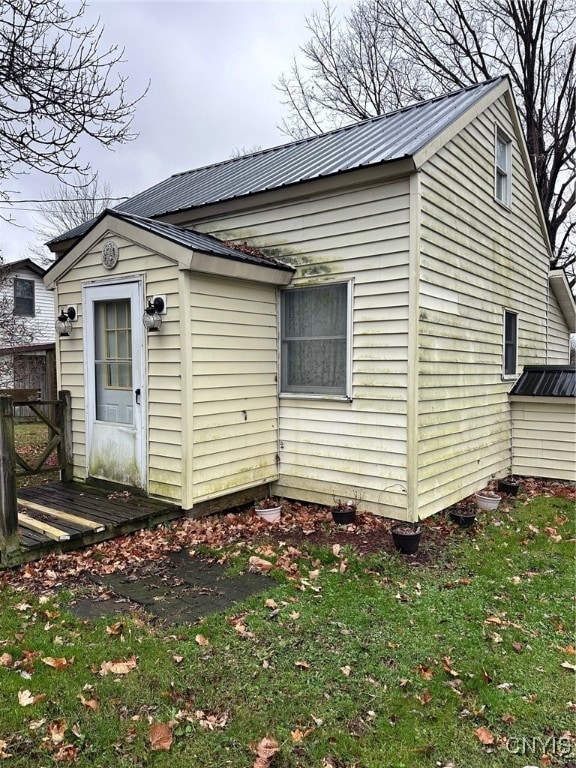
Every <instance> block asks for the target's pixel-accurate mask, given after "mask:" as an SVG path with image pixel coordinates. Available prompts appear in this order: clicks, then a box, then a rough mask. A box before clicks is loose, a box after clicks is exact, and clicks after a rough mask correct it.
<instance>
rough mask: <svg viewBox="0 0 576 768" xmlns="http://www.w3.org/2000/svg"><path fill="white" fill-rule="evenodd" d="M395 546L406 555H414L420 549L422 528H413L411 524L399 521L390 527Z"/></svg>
mask: <svg viewBox="0 0 576 768" xmlns="http://www.w3.org/2000/svg"><path fill="white" fill-rule="evenodd" d="M390 533H391V534H392V540H393V541H394V546H395V547H396V549H398V550H399V551H400V552H402V554H404V555H413V554H414V553H415V552H417V550H418V545H419V544H420V537H421V536H422V528H420V527H418V528H415V529H414V528H412V527H411V526H410V524H406V523H397V524H396V525H393V526H392V528H391V529H390Z"/></svg>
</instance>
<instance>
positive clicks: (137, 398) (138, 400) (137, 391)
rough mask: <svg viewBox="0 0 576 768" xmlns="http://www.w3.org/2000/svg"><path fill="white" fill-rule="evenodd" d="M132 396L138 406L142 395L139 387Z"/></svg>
mask: <svg viewBox="0 0 576 768" xmlns="http://www.w3.org/2000/svg"><path fill="white" fill-rule="evenodd" d="M134 394H135V395H136V405H140V395H141V394H142V393H141V392H140V387H138V389H137V390H136V392H135V393H134Z"/></svg>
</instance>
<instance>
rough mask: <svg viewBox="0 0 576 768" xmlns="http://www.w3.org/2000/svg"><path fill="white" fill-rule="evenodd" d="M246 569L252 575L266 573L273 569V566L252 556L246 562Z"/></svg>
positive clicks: (267, 561)
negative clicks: (247, 568)
mask: <svg viewBox="0 0 576 768" xmlns="http://www.w3.org/2000/svg"><path fill="white" fill-rule="evenodd" d="M248 567H249V570H250V571H252V572H253V573H268V571H271V570H272V568H274V565H273V563H271V562H270V561H269V560H264V559H263V558H261V557H256V555H252V557H251V558H250V559H249V560H248Z"/></svg>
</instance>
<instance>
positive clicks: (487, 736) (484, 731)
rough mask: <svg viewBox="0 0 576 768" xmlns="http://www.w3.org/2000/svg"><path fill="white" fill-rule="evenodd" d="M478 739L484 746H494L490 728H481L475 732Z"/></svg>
mask: <svg viewBox="0 0 576 768" xmlns="http://www.w3.org/2000/svg"><path fill="white" fill-rule="evenodd" d="M474 733H475V735H476V738H477V739H478V741H480V742H481V743H482V744H484V745H488V744H494V736H493V735H492V734H491V733H490V731H489V730H488V728H484V727H482V726H481V727H480V728H476V730H475V731H474Z"/></svg>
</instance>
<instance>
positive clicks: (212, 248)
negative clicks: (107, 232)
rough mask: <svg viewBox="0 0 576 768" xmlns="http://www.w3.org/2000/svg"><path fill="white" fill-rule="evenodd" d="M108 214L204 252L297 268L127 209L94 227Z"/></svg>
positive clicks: (284, 269)
mask: <svg viewBox="0 0 576 768" xmlns="http://www.w3.org/2000/svg"><path fill="white" fill-rule="evenodd" d="M106 216H112V217H113V218H115V219H119V220H120V221H126V222H128V223H129V224H133V225H134V226H136V227H139V228H140V229H144V230H146V231H148V232H152V233H153V234H155V235H158V236H159V237H162V238H164V239H166V240H170V241H171V242H173V243H176V244H178V245H181V246H183V247H184V248H189V249H191V250H194V251H201V252H202V253H208V254H210V255H214V256H223V257H224V258H226V259H232V260H233V261H242V262H244V263H246V264H257V265H258V266H261V267H262V266H268V267H272V268H274V269H281V270H283V271H286V272H294V271H295V270H294V267H291V266H289V265H287V264H283V263H281V262H279V261H276V259H272V258H270V257H269V256H266V255H261V256H260V255H256V254H254V253H245V252H244V251H241V250H239V249H238V248H231V247H229V246H227V245H225V244H224V243H223V242H222V241H221V240H218V238H216V237H212V235H205V234H203V233H201V232H195V231H194V230H190V229H182V228H181V227H177V226H175V225H174V224H168V223H166V222H163V221H153V220H152V219H147V218H144V217H142V216H135V215H134V214H130V213H125V212H124V211H116V210H106V211H104V212H103V213H101V214H100V216H99V217H98V218H97V219H95V220H94V221H93V222H92V224H91V226H90V229H92V228H93V227H94V226H96V224H97V223H98V222H99V221H101V220H102V219H103V218H105V217H106Z"/></svg>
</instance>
